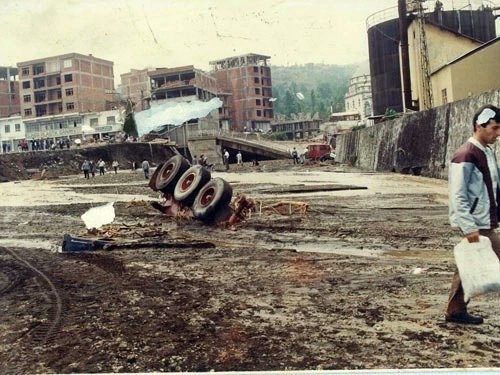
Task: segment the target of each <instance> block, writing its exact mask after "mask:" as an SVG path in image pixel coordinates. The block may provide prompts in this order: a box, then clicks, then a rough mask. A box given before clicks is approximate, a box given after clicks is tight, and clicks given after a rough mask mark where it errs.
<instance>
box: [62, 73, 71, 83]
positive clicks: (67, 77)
mask: <svg viewBox="0 0 500 375" xmlns="http://www.w3.org/2000/svg"><path fill="white" fill-rule="evenodd" d="M64 82H73V74H65V75H64Z"/></svg>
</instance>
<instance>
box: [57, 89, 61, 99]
mask: <svg viewBox="0 0 500 375" xmlns="http://www.w3.org/2000/svg"><path fill="white" fill-rule="evenodd" d="M56 97H57V99H61V97H62V94H61V90H57V91H56Z"/></svg>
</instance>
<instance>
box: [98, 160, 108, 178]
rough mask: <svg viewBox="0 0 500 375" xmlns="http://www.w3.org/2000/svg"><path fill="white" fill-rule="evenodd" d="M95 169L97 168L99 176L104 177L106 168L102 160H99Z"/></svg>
mask: <svg viewBox="0 0 500 375" xmlns="http://www.w3.org/2000/svg"><path fill="white" fill-rule="evenodd" d="M97 167H98V168H99V176H104V168H105V167H106V162H105V161H104V160H102V159H99V162H98V163H97Z"/></svg>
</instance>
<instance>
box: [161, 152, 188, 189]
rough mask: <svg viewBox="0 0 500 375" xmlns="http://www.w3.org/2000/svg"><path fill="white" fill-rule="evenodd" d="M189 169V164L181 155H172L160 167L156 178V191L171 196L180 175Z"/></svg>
mask: <svg viewBox="0 0 500 375" xmlns="http://www.w3.org/2000/svg"><path fill="white" fill-rule="evenodd" d="M188 168H189V162H188V161H187V160H186V159H184V158H183V157H182V156H181V155H174V156H172V157H171V158H170V159H168V160H167V161H166V162H165V164H163V166H162V167H161V169H160V171H159V172H158V175H157V176H156V189H157V190H160V191H161V192H163V193H165V194H166V193H170V194H172V193H173V192H174V189H175V185H176V184H177V181H179V178H180V177H181V176H182V174H183V173H184V172H185V171H186V170H187V169H188Z"/></svg>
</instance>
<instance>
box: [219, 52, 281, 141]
mask: <svg viewBox="0 0 500 375" xmlns="http://www.w3.org/2000/svg"><path fill="white" fill-rule="evenodd" d="M268 59H270V56H264V55H258V54H254V53H250V54H247V55H242V56H234V57H227V58H224V59H220V60H216V61H211V62H210V65H211V67H212V71H211V74H212V75H213V76H214V77H215V78H216V79H217V85H218V89H219V92H223V93H230V94H231V95H230V96H227V98H226V100H228V102H229V104H230V105H229V114H230V128H231V130H237V131H242V130H244V129H248V130H263V131H268V130H269V129H270V123H271V120H272V119H273V116H274V115H273V103H272V102H270V101H269V99H271V97H272V81H271V68H270V67H269V66H268ZM223 101H224V99H223Z"/></svg>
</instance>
